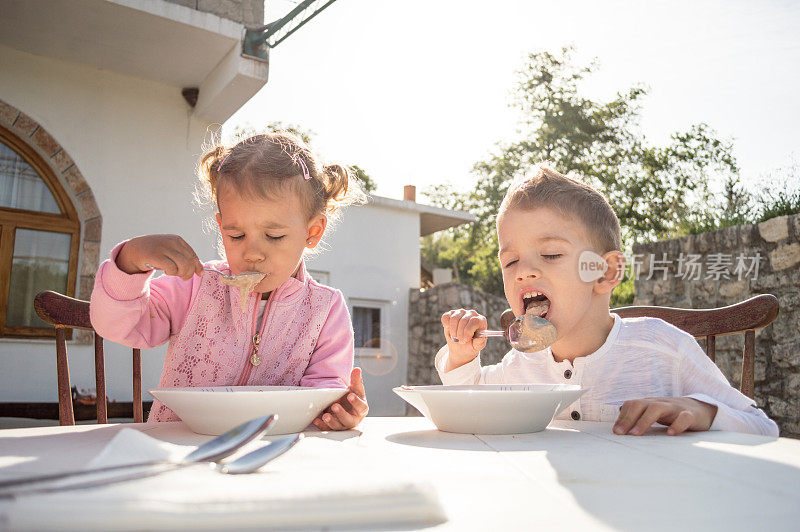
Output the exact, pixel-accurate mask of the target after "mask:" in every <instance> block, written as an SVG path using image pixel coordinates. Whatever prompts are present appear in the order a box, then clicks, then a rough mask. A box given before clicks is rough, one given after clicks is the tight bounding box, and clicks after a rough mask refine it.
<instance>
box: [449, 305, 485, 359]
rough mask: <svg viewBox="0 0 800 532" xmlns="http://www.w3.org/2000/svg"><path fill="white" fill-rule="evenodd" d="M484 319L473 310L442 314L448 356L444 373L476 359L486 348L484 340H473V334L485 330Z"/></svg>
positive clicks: (459, 310) (452, 311)
mask: <svg viewBox="0 0 800 532" xmlns="http://www.w3.org/2000/svg"><path fill="white" fill-rule="evenodd" d="M486 327H487V323H486V318H485V317H484V316H481V315H480V314H478V313H477V312H475V311H474V310H464V309H463V308H462V309H458V310H451V311H450V312H445V313H444V314H442V328H443V329H444V339H445V341H446V342H447V347H448V349H449V355H448V357H447V367H446V368H445V371H450V370H453V369H455V368H458V367H460V366H463V365H464V364H466V363H467V362H470V361H472V360H473V359H474V358H475V357H477V356H478V355H479V354H480V352H481V350H482V349H483V348H484V347H486V341H487V340H486V338H473V336H474V335H475V332H477V331H482V330H485V329H486Z"/></svg>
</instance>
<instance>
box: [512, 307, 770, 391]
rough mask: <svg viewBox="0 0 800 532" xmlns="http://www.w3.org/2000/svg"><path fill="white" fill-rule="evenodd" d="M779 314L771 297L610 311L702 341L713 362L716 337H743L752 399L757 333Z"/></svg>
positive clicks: (745, 379) (745, 386) (744, 386)
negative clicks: (662, 323) (704, 306)
mask: <svg viewBox="0 0 800 532" xmlns="http://www.w3.org/2000/svg"><path fill="white" fill-rule="evenodd" d="M778 310H779V305H778V298H777V297H775V296H773V295H772V294H762V295H758V296H755V297H751V298H750V299H748V300H746V301H742V302H741V303H736V304H735V305H730V306H727V307H719V308H712V309H699V310H693V309H685V308H671V307H649V306H636V307H619V308H612V309H611V312H614V313H616V314H618V315H619V316H620V317H622V318H639V317H651V318H661V319H662V320H664V321H666V322H667V323H671V324H672V325H674V326H675V327H677V328H679V329H682V330H684V331H686V332H688V333H689V334H691V335H692V336H694V337H695V338H705V339H706V354H707V355H708V356H709V358H710V359H711V360H714V361H715V352H714V350H715V347H716V339H717V336H727V335H730V334H738V333H744V353H743V354H742V379H741V386H740V388H739V389H740V391H741V392H742V393H743V394H745V395H746V396H747V397H749V398H751V399H752V398H753V389H754V388H755V374H754V366H755V338H756V330H757V329H761V328H764V327H766V326H767V325H769V324H770V323H772V322H773V321H774V320H775V318H776V317H777V316H778ZM513 319H514V314H513V312H511V309H508V310H506V311H505V312H503V315H502V317H501V318H500V324H501V326H502V327H503V328H504V329H505V328H506V327H508V325H509V324H510V323H511V321H513Z"/></svg>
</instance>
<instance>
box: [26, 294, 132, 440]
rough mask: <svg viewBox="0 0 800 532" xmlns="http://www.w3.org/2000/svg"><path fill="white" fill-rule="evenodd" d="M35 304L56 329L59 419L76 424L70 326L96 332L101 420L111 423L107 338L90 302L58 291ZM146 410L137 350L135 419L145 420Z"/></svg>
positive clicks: (96, 372) (98, 413)
mask: <svg viewBox="0 0 800 532" xmlns="http://www.w3.org/2000/svg"><path fill="white" fill-rule="evenodd" d="M33 306H34V308H35V309H36V314H38V315H39V317H40V318H41V319H42V320H43V321H45V322H47V323H49V324H51V325H52V326H53V327H55V329H56V367H57V369H58V418H59V422H60V423H61V425H74V424H75V414H74V411H73V408H72V389H71V385H70V380H69V364H68V363H67V341H66V329H84V330H89V331H92V332H93V333H94V376H95V383H96V387H97V422H98V423H108V414H107V409H106V376H105V357H104V355H103V338H101V337H100V335H98V334H97V332H95V331H94V329H93V328H92V323H91V321H90V320H89V302H88V301H82V300H80V299H73V298H71V297H67V296H65V295H63V294H59V293H57V292H52V291H49V290H48V291H46V292H40V293H38V294H36V297H35V298H34V300H33ZM143 417H144V416H143V411H142V355H141V350H139V349H136V348H134V349H133V420H134V422H136V423H141V422H142V421H143Z"/></svg>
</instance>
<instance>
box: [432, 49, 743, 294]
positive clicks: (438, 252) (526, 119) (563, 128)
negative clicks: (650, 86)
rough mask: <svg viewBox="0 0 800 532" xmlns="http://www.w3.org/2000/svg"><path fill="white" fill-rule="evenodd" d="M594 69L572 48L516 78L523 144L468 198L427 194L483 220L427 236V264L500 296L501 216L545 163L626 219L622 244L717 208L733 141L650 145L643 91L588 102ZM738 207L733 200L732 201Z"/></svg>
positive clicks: (713, 138) (698, 129) (480, 175)
mask: <svg viewBox="0 0 800 532" xmlns="http://www.w3.org/2000/svg"><path fill="white" fill-rule="evenodd" d="M596 69H597V64H596V63H595V62H592V63H591V64H589V65H584V66H581V65H576V64H575V60H574V50H573V49H572V48H563V49H562V50H560V52H556V53H552V52H537V53H532V54H530V55H529V56H528V59H527V62H526V64H525V66H524V68H523V69H522V71H521V72H519V77H518V83H517V86H516V87H515V90H514V99H513V105H514V106H515V107H517V108H518V109H519V110H520V112H521V117H522V120H521V127H520V132H519V137H518V139H516V140H515V141H513V142H509V143H501V144H498V145H497V146H496V147H495V149H494V151H493V152H492V153H490V155H489V156H488V157H487V158H486V159H484V160H482V161H479V162H477V163H476V164H475V166H474V169H473V173H474V175H475V176H476V178H477V183H476V185H475V187H474V189H473V190H472V191H471V192H469V193H458V192H456V191H455V189H454V187H452V186H451V185H439V186H436V187H433V188H432V189H430V190H428V191H426V195H427V196H428V197H429V199H430V200H431V202H432V203H434V204H436V205H440V206H443V207H447V208H451V209H459V210H467V211H470V212H472V213H474V214H476V215H477V217H478V221H477V222H475V223H473V224H471V225H470V226H468V227H465V228H462V227H460V228H456V229H453V230H451V231H450V232H448V233H444V234H441V235H436V236H432V237H427V238H426V239H425V240H424V242H423V256H424V257H425V259H426V260H427V261H429V262H430V263H432V264H434V265H437V266H439V267H447V268H453V269H454V270H455V272H456V276H457V277H458V278H459V279H461V280H462V282H467V283H470V284H473V285H475V286H478V287H480V288H482V289H483V290H486V291H489V292H493V293H496V294H502V279H501V275H500V267H499V262H498V260H497V248H498V245H497V237H496V234H495V228H494V218H495V215H496V213H497V209H498V207H499V205H500V203H501V201H502V198H503V196H504V195H505V193H506V190H507V189H508V186H509V184H510V182H511V180H512V178H513V177H514V176H515V175H517V174H519V173H520V172H522V171H525V170H526V169H527V168H529V167H531V166H532V165H535V164H537V163H539V162H542V161H548V162H549V163H550V164H551V165H552V166H553V167H554V168H555V169H557V170H559V171H561V172H563V173H567V172H571V173H572V174H573V175H574V177H576V178H578V179H581V180H583V181H584V182H586V183H588V184H590V185H592V186H594V187H595V188H597V189H598V190H600V191H602V192H603V193H604V194H605V195H606V197H607V198H608V200H609V202H610V203H611V205H612V207H613V208H614V210H615V211H616V213H617V215H618V216H619V218H620V223H621V225H622V228H623V239H624V241H625V243H626V244H627V245H628V246H630V245H632V244H633V243H634V242H639V241H645V240H649V239H653V238H665V237H670V236H675V235H679V234H685V233H686V232H688V228H689V227H693V226H694V225H696V224H697V223H699V222H701V221H704V220H705V221H708V220H709V217H710V214H709V213H710V212H712V211H714V212H716V210H717V209H718V208H719V205H718V203H719V201H718V200H717V199H715V196H714V187H713V186H712V185H713V184H715V183H719V182H725V183H731V184H732V185H731V186H732V187H733V188H732V193H733V192H735V190H736V185H737V183H738V181H737V179H738V167H737V163H736V159H735V158H734V156H733V154H732V145H731V143H730V142H727V141H724V140H721V139H719V138H717V135H716V133H715V132H714V130H713V129H712V128H710V127H709V126H708V125H706V124H703V123H699V124H695V125H693V126H691V127H690V128H689V129H688V130H687V131H683V132H676V133H674V134H673V135H672V136H671V139H670V142H669V143H668V144H666V145H664V146H657V145H653V144H652V143H650V142H648V140H647V138H645V136H644V135H643V134H642V132H641V129H640V127H639V120H640V112H641V100H642V98H643V97H644V96H645V95H646V94H647V90H646V89H645V88H644V87H643V86H634V87H631V88H629V89H627V90H624V91H620V92H618V93H617V94H616V96H615V97H614V98H613V99H611V100H610V101H605V102H603V101H598V100H594V99H590V98H587V97H585V96H583V95H582V94H581V91H580V89H581V82H582V81H583V80H584V79H585V78H586V77H587V76H589V75H591V74H592V73H593V72H595V70H596ZM734 199H735V198H734Z"/></svg>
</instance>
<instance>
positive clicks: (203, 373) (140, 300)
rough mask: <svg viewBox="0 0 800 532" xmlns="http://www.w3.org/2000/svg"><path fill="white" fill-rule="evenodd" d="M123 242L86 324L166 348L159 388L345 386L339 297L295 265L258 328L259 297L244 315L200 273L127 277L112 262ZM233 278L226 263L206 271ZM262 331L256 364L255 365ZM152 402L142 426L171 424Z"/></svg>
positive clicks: (103, 270) (349, 335)
mask: <svg viewBox="0 0 800 532" xmlns="http://www.w3.org/2000/svg"><path fill="white" fill-rule="evenodd" d="M123 245H124V242H123V243H121V244H119V245H117V246H116V247H115V248H114V249H113V250H112V252H111V259H109V260H106V261H105V262H103V264H101V265H100V269H99V271H98V272H97V278H96V279H95V284H94V291H93V292H92V299H91V306H90V313H91V319H92V325H93V326H94V328H95V330H96V331H97V332H98V333H99V334H100V336H102V337H104V338H107V339H108V340H111V341H114V342H118V343H121V344H124V345H127V346H130V347H138V348H151V347H156V346H159V345H161V344H163V343H164V342H167V341H169V347H168V348H167V356H166V359H165V361H164V369H163V371H162V373H161V381H160V382H159V387H184V386H245V385H285V386H297V385H300V386H314V387H334V388H346V387H347V386H349V384H350V383H349V380H350V370H351V369H352V367H353V326H352V323H351V322H350V315H349V314H348V312H347V304H346V303H345V300H344V296H343V295H342V293H341V292H340V291H339V290H336V289H333V288H330V287H328V286H325V285H321V284H319V283H317V282H316V281H314V280H313V279H312V278H311V277H310V276H309V275H308V273H306V269H305V263H303V262H301V264H300V268H299V270H298V272H297V275H296V276H295V277H290V278H289V279H288V280H286V282H284V283H283V284H282V285H280V286H279V287H278V288H277V289H275V290H274V291H273V292H272V294H271V295H270V298H269V300H268V302H267V307H266V310H265V311H264V319H263V320H262V324H261V328H260V331H256V326H257V324H256V318H257V308H258V297H257V295H256V294H255V293H251V294H250V296H249V297H248V300H247V311H246V312H244V313H242V311H241V306H240V304H239V290H238V289H236V288H231V287H229V286H227V285H224V284H222V283H221V282H220V276H219V275H215V274H213V273H212V274H209V273H207V274H205V275H203V276H202V277H198V276H194V277H192V278H191V279H190V280H188V281H184V280H183V279H181V278H179V277H172V276H167V275H162V276H161V277H158V278H155V279H153V278H151V274H150V273H137V274H133V275H129V274H127V273H125V272H123V271H122V270H120V269H119V268H118V267H117V265H116V262H115V259H116V257H117V254H118V253H119V250H120V249H122V246H123ZM206 266H207V267H213V268H216V269H218V270H220V271H221V272H223V273H230V269H229V267H228V265H227V263H225V262H221V261H215V262H210V263H208V264H206ZM257 332H258V334H259V337H260V338H259V342H258V348H257V352H258V355H259V356H260V359H261V360H260V363H259V364H258V365H256V366H254V365H252V363H251V361H250V359H251V356H252V355H253V352H254V349H255V338H254V336H255V335H256V333H257ZM177 419H179V418H178V417H177V416H176V415H175V413H174V412H172V411H171V410H170V409H168V408H167V407H166V406H164V405H163V404H161V403H160V402H159V401H154V403H153V408H152V410H151V411H150V417H149V418H148V421H175V420H177Z"/></svg>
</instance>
